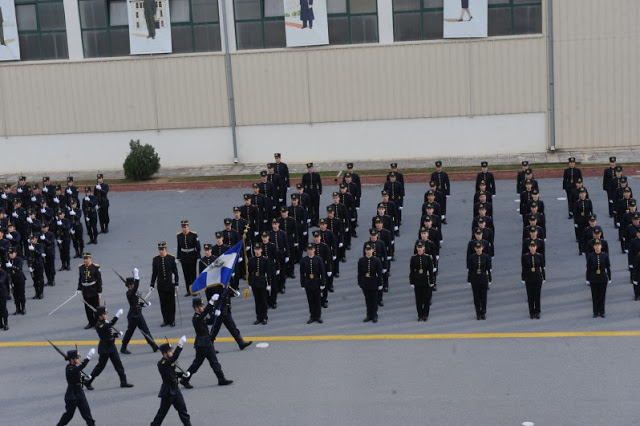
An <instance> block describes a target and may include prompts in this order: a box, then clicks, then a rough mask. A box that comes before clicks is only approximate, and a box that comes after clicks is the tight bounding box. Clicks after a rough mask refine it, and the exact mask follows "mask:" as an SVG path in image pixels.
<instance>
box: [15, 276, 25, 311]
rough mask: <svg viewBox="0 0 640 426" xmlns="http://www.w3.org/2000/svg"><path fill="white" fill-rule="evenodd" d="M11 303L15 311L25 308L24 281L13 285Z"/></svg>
mask: <svg viewBox="0 0 640 426" xmlns="http://www.w3.org/2000/svg"><path fill="white" fill-rule="evenodd" d="M13 302H14V303H15V305H16V310H17V311H22V310H23V309H25V308H26V297H25V295H24V281H22V282H14V283H13Z"/></svg>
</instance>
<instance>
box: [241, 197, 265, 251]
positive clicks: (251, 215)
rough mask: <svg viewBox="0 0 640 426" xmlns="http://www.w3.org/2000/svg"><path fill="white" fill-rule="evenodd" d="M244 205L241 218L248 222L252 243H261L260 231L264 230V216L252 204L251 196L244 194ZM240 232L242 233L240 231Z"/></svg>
mask: <svg viewBox="0 0 640 426" xmlns="http://www.w3.org/2000/svg"><path fill="white" fill-rule="evenodd" d="M242 197H243V198H244V205H243V206H242V207H241V209H240V216H242V218H243V219H244V220H246V221H247V225H249V232H250V234H249V235H250V236H251V239H252V241H254V242H257V241H259V239H260V237H259V236H258V235H260V229H262V226H263V224H262V216H261V214H260V210H259V209H258V207H257V206H255V205H253V204H251V194H244V195H243V196H242ZM238 232H240V231H238Z"/></svg>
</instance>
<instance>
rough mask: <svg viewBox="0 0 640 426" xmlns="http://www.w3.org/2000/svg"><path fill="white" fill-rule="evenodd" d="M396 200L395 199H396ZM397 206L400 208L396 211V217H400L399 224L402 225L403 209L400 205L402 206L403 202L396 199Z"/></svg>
mask: <svg viewBox="0 0 640 426" xmlns="http://www.w3.org/2000/svg"><path fill="white" fill-rule="evenodd" d="M394 201H395V200H394ZM395 203H396V206H397V207H398V210H397V211H396V213H397V214H396V218H397V219H398V226H400V225H402V209H401V208H400V207H402V202H398V201H396V202H395Z"/></svg>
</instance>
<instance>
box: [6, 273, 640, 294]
mask: <svg viewBox="0 0 640 426" xmlns="http://www.w3.org/2000/svg"><path fill="white" fill-rule="evenodd" d="M632 279H633V276H632ZM633 296H634V298H636V299H637V298H639V297H640V285H633ZM13 297H14V298H15V297H16V290H15V287H14V289H13Z"/></svg>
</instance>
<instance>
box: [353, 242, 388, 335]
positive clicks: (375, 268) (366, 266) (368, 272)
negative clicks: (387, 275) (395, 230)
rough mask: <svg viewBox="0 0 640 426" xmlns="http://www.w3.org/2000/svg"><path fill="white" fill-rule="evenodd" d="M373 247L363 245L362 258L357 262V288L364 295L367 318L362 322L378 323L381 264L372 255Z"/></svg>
mask: <svg viewBox="0 0 640 426" xmlns="http://www.w3.org/2000/svg"><path fill="white" fill-rule="evenodd" d="M373 250H374V245H373V244H370V243H368V242H367V243H365V245H364V256H363V257H361V258H360V260H358V286H359V287H360V288H361V289H362V292H363V293H364V301H365V304H366V305H367V316H366V317H365V318H364V320H363V322H369V321H372V322H374V323H377V322H378V303H377V302H378V301H377V298H378V293H381V292H382V262H380V259H378V258H377V257H375V256H374V255H373Z"/></svg>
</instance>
